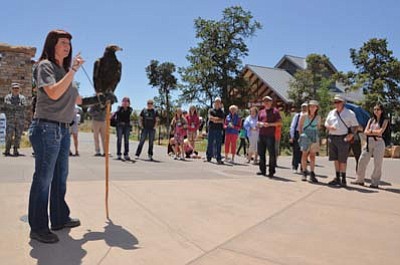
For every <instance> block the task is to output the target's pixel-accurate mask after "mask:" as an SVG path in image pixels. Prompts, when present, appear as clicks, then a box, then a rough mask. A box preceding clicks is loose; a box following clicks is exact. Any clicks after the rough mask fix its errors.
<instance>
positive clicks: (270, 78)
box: [245, 65, 293, 103]
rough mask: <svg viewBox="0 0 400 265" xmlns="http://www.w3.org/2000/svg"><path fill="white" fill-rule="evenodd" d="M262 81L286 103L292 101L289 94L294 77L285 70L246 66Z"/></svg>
mask: <svg viewBox="0 0 400 265" xmlns="http://www.w3.org/2000/svg"><path fill="white" fill-rule="evenodd" d="M245 68H248V69H249V70H251V71H252V72H253V73H254V74H255V75H256V76H257V77H258V78H259V79H260V80H262V81H263V82H264V83H266V84H267V85H268V86H269V87H270V88H271V89H272V90H273V91H274V92H275V93H276V94H277V95H278V96H279V97H280V98H281V99H282V100H283V101H284V102H285V103H288V102H289V101H290V99H289V97H288V94H287V92H288V91H289V84H290V82H291V81H292V80H293V77H292V76H291V75H290V74H289V73H288V72H286V71H285V70H282V69H278V68H270V67H263V66H256V65H246V67H245Z"/></svg>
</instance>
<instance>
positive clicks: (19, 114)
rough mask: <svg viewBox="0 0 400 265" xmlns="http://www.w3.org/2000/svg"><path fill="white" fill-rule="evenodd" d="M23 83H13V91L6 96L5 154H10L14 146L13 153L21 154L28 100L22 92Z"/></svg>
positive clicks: (15, 154)
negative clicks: (20, 147)
mask: <svg viewBox="0 0 400 265" xmlns="http://www.w3.org/2000/svg"><path fill="white" fill-rule="evenodd" d="M20 90H21V85H20V84H19V83H12V84H11V93H10V94H8V95H6V96H5V97H4V111H5V114H6V117H7V128H6V150H5V152H4V153H3V154H4V155H5V156H10V155H11V153H10V150H11V147H12V146H13V151H14V152H13V155H14V156H19V152H18V149H19V146H20V142H21V136H22V132H23V131H24V126H25V111H26V106H27V105H28V104H27V101H26V98H25V97H24V96H23V95H21V94H20Z"/></svg>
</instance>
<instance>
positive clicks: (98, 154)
mask: <svg viewBox="0 0 400 265" xmlns="http://www.w3.org/2000/svg"><path fill="white" fill-rule="evenodd" d="M94 156H102V155H101V154H100V153H96V154H94Z"/></svg>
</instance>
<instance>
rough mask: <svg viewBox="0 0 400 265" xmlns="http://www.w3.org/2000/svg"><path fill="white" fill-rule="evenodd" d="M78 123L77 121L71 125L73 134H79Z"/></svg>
mask: <svg viewBox="0 0 400 265" xmlns="http://www.w3.org/2000/svg"><path fill="white" fill-rule="evenodd" d="M78 131H79V130H78V124H77V123H76V122H74V124H72V126H71V127H70V132H71V133H73V134H77V133H78Z"/></svg>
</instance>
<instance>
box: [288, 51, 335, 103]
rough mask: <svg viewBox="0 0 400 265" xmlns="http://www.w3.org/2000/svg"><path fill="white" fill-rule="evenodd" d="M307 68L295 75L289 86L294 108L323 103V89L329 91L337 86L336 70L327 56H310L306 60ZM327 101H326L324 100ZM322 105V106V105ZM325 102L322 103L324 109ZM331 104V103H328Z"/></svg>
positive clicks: (289, 94)
mask: <svg viewBox="0 0 400 265" xmlns="http://www.w3.org/2000/svg"><path fill="white" fill-rule="evenodd" d="M306 62H307V68H306V69H304V70H299V71H297V72H296V73H295V74H294V80H293V81H292V82H291V83H290V84H289V86H290V89H289V91H288V96H289V98H290V99H292V100H293V102H294V106H295V107H296V108H297V109H299V108H300V106H301V104H302V103H303V102H305V101H308V100H311V99H316V100H318V101H321V99H322V98H320V97H321V95H324V94H321V93H319V91H320V89H321V88H327V89H328V90H329V89H330V88H331V87H332V86H333V85H334V84H335V75H334V70H333V69H332V67H331V64H330V62H329V58H328V57H327V56H326V55H320V54H310V55H308V56H307V58H306ZM324 100H325V99H324ZM321 103H322V104H321ZM324 104H326V103H325V102H320V106H321V107H323V106H324ZM328 104H329V103H328Z"/></svg>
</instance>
